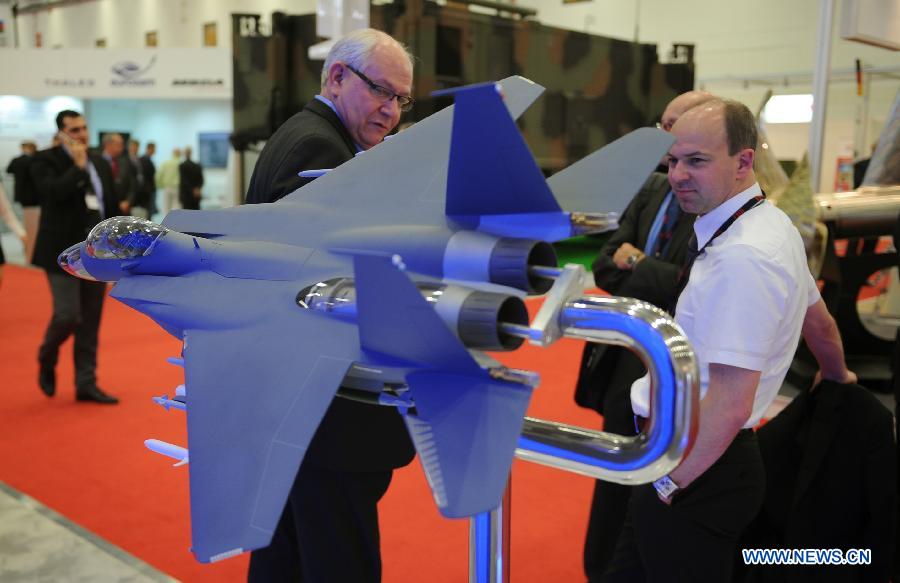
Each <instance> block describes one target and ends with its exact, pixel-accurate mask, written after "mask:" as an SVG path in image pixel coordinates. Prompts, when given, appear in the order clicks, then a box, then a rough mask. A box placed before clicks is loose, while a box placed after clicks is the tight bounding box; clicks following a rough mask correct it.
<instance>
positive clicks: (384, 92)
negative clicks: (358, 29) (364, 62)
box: [344, 65, 416, 111]
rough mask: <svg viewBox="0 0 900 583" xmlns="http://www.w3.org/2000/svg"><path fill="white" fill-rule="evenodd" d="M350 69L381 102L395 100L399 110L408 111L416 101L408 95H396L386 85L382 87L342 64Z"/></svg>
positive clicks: (348, 66)
mask: <svg viewBox="0 0 900 583" xmlns="http://www.w3.org/2000/svg"><path fill="white" fill-rule="evenodd" d="M344 66H345V67H347V68H348V69H350V70H351V71H353V72H354V73H355V74H356V76H357V77H359V78H360V79H362V80H363V81H365V83H366V85H368V86H369V90H370V91H371V92H372V95H374V96H375V97H376V99H380V100H381V101H382V102H387V101H390V100H391V99H396V100H397V105H399V106H400V111H409V110H410V109H412V106H413V104H414V103H415V102H416V101H415V99H413V98H412V97H410V96H409V95H397V94H396V93H394V92H393V91H391V90H390V89H388V88H387V87H382V86H381V85H379V84H378V83H375V82H374V81H372V80H371V79H369V78H368V77H366V76H365V75H363V74H362V73H360V72H359V71H357V70H356V69H354V68H353V67H351V66H350V65H344Z"/></svg>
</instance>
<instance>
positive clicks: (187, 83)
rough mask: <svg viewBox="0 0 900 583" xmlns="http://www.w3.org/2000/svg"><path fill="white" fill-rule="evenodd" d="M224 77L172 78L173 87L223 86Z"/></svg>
mask: <svg viewBox="0 0 900 583" xmlns="http://www.w3.org/2000/svg"><path fill="white" fill-rule="evenodd" d="M224 85H225V79H173V80H172V86H173V87H223V86H224Z"/></svg>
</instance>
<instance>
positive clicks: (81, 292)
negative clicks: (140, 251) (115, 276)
mask: <svg viewBox="0 0 900 583" xmlns="http://www.w3.org/2000/svg"><path fill="white" fill-rule="evenodd" d="M47 280H48V281H49V282H50V294H51V295H52V296H53V316H52V317H51V318H50V323H49V324H48V325H47V331H46V332H45V333H44V342H43V343H42V344H41V347H40V349H39V350H38V361H39V362H40V363H41V364H42V365H44V366H54V367H55V366H56V363H57V361H58V360H59V347H60V345H61V344H62V343H63V342H65V341H66V339H67V338H69V336H72V335H73V334H74V335H75V347H74V358H75V389H76V391H78V390H80V389H90V388H91V387H93V386H95V385H96V384H97V334H98V331H99V330H100V315H101V313H102V312H103V298H104V297H106V284H105V283H103V282H97V281H88V280H85V279H79V278H77V277H73V276H71V275H68V274H66V273H62V272H59V273H51V272H49V271H48V272H47Z"/></svg>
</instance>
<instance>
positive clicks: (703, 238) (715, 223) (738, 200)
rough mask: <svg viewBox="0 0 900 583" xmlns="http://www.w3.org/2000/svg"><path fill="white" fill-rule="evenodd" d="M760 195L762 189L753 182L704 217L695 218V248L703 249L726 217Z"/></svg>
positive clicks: (757, 183)
mask: <svg viewBox="0 0 900 583" xmlns="http://www.w3.org/2000/svg"><path fill="white" fill-rule="evenodd" d="M760 194H762V188H760V186H759V182H754V183H753V185H752V186H751V187H750V188H748V189H746V190H742V191H741V192H739V193H737V194H735V195H734V196H732V197H731V198H729V199H728V200H726V201H725V202H723V203H722V204H720V205H719V206H717V207H716V208H714V209H713V210H711V211H709V212H708V213H706V214H705V215H702V216H699V217H697V220H696V221H694V233H695V234H696V235H697V248H698V249H703V246H704V245H706V244H707V243H709V240H710V239H712V236H713V235H714V234H715V232H716V230H717V229H718V228H719V227H721V226H722V223H724V222H725V221H727V220H728V217H730V216H731V215H733V214H734V213H735V212H736V211H737V210H738V209H739V208H741V207H742V206H744V204H746V202H747V201H748V200H750V199H751V198H753V197H754V196H759V195H760Z"/></svg>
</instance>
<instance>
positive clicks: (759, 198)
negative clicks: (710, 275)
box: [691, 193, 766, 263]
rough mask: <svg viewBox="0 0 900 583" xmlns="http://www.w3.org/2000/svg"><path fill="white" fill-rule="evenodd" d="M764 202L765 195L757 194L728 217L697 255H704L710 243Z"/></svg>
mask: <svg viewBox="0 0 900 583" xmlns="http://www.w3.org/2000/svg"><path fill="white" fill-rule="evenodd" d="M764 200H766V195H765V193H763V194H757V195H756V196H754V197H753V198H751V199H750V200H748V201H747V202H745V203H744V206H742V207H741V208H739V209H738V210H736V211H734V214H733V215H731V216H730V217H728V219H727V220H726V221H725V222H724V223H722V224H721V225H720V226H719V228H718V229H716V232H715V233H713V236H712V237H710V238H709V241H707V242H706V243H705V244H704V245H703V248H702V249H699V250H698V251H697V255H700V254H701V253H703V251H704V250H706V246H707V245H709V244H710V243H712V242H713V240H715V238H716V237H718V236H719V235H721V234H722V233H724V232H725V231H727V230H728V227H730V226H731V225H732V224H733V223H734V222H735V221H736V220H738V219H739V218H740V217H741V215H743V214H744V213H745V212H747V211H749V210H750V209H752V208H756V207H757V206H759V205H761V204H762V202H763V201H764ZM694 237H696V231H695V233H694ZM694 258H696V255H695V256H694ZM691 263H693V260H691Z"/></svg>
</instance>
